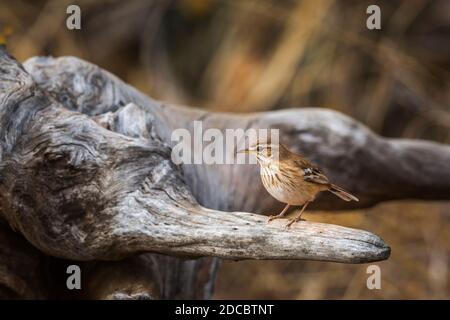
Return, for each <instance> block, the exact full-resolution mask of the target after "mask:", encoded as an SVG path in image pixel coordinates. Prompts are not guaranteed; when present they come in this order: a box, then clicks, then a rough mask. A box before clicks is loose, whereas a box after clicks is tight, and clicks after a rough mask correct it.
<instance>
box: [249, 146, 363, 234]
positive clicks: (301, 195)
mask: <svg viewBox="0 0 450 320" xmlns="http://www.w3.org/2000/svg"><path fill="white" fill-rule="evenodd" d="M243 152H246V153H253V154H255V155H256V158H257V160H258V163H259V165H260V174H261V180H262V183H263V185H264V187H265V188H266V190H267V191H268V192H269V193H270V194H271V195H272V196H273V197H274V198H275V199H277V200H278V201H280V202H284V203H286V207H285V208H284V209H283V211H281V213H280V214H278V215H274V216H270V218H269V221H271V220H273V219H278V218H282V217H284V215H285V214H286V212H287V210H288V209H289V207H290V206H292V205H294V206H302V209H301V211H300V214H299V215H298V216H297V217H295V218H294V219H291V220H290V221H289V223H288V224H287V227H289V226H290V225H292V224H293V223H295V222H297V221H299V220H300V217H301V215H302V213H303V211H304V210H305V209H306V206H307V205H308V203H310V202H312V201H314V199H315V197H316V195H317V194H318V193H319V192H321V191H330V192H332V193H333V194H335V195H336V196H338V197H339V198H341V199H342V200H345V201H352V200H353V201H358V198H356V197H355V196H354V195H352V194H350V193H349V192H347V191H345V190H344V189H342V188H341V187H339V186H337V185H335V184H332V183H331V182H329V181H328V178H327V177H326V176H325V174H324V173H323V171H322V170H321V169H320V168H319V167H318V166H316V165H314V164H312V163H311V162H309V161H308V160H306V159H305V158H303V157H302V156H301V155H299V154H296V153H294V152H291V151H290V150H289V149H287V148H286V147H285V146H283V145H282V144H271V143H263V142H258V143H257V144H256V145H255V146H253V147H250V148H249V149H247V150H244V151H243Z"/></svg>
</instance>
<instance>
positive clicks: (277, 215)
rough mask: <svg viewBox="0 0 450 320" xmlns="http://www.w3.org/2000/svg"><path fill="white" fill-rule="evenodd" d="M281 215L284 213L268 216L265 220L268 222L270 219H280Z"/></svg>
mask: <svg viewBox="0 0 450 320" xmlns="http://www.w3.org/2000/svg"><path fill="white" fill-rule="evenodd" d="M283 216H284V215H281V214H275V215H272V216H269V219H268V220H267V222H270V221H272V220H276V219H281V218H283Z"/></svg>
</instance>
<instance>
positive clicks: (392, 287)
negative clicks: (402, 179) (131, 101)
mask: <svg viewBox="0 0 450 320" xmlns="http://www.w3.org/2000/svg"><path fill="white" fill-rule="evenodd" d="M374 3H376V4H378V5H379V6H380V7H381V10H382V29H381V30H368V29H367V28H366V18H367V14H366V8H367V6H368V5H370V4H374ZM69 4H73V1H68V0H47V1H46V0H34V1H31V0H30V1H24V0H22V1H7V0H2V1H1V2H0V31H2V30H5V31H2V32H3V33H1V36H2V37H3V39H2V40H3V41H5V40H6V36H7V35H9V37H8V47H9V50H10V51H11V52H12V53H13V54H14V55H15V56H16V57H17V58H18V59H19V60H25V59H27V58H29V57H31V56H34V55H54V56H62V55H73V56H78V57H80V58H83V59H86V60H89V61H91V62H93V63H95V64H97V65H99V66H101V67H103V68H105V69H107V70H109V71H111V72H112V73H114V74H117V75H118V76H120V77H121V78H122V79H124V80H125V81H126V82H128V83H130V84H132V85H133V86H135V87H137V88H139V89H140V90H142V91H144V92H146V93H147V94H149V95H151V96H152V97H155V98H157V99H161V100H167V101H171V102H174V103H181V104H186V105H196V106H199V107H202V108H207V109H210V110H216V111H234V112H253V111H264V110H273V109H281V108H290V107H304V106H318V107H326V108H332V109H335V110H339V111H341V112H344V113H346V114H348V115H350V116H352V117H353V118H356V119H358V120H360V121H361V122H363V123H365V124H366V125H367V126H369V127H370V128H372V129H373V130H375V131H376V132H377V133H379V134H382V135H385V136H390V137H403V138H423V139H430V140H435V141H438V142H443V143H448V142H449V141H450V106H449V101H450V99H449V98H450V90H449V89H450V88H449V84H450V82H449V78H450V74H449V67H450V41H449V34H450V14H449V12H450V1H447V0H411V1H407V0H404V1H400V0H386V1H373V0H346V1H337V0H336V1H334V0H315V1H312V0H303V1H302V0H299V1H294V0H285V1H276V0H264V1H263V0H259V1H257V0H243V1H234V0H179V1H175V0H154V1H143V0H131V1H120V0H102V1H98V0H96V1H94V0H79V1H76V4H78V5H79V6H80V7H81V12H82V19H81V20H82V21H81V22H82V29H81V30H72V31H70V30H67V28H65V19H66V17H67V15H66V7H67V5H69ZM449 209H450V206H449V204H448V203H434V204H433V203H430V202H423V203H417V202H411V203H408V202H397V203H389V204H383V205H381V206H378V207H376V208H373V209H371V210H367V211H364V212H351V213H343V214H330V213H312V214H311V213H310V214H309V215H307V218H308V219H311V220H323V221H327V222H334V223H338V224H341V225H347V226H354V227H358V228H364V229H368V230H371V231H374V232H376V233H378V234H380V235H381V236H382V237H383V238H384V239H385V240H386V241H387V242H388V243H389V244H391V245H392V248H393V253H392V257H391V259H390V260H389V261H387V262H383V263H380V265H381V266H382V274H383V289H382V290H381V291H379V292H374V291H369V290H367V289H366V287H365V281H366V277H367V275H366V274H365V266H348V265H340V264H330V263H320V262H282V261H277V262H273V261H269V262H261V261H258V262H240V263H231V262H224V266H223V268H222V270H221V275H220V277H219V281H218V288H217V294H216V296H217V297H227V298H240V297H241V298H372V297H375V298H450V293H449V291H450V286H449V275H448V265H449V247H448V246H449V245H448V244H449V233H448V227H449V221H448V220H449V214H450V212H449Z"/></svg>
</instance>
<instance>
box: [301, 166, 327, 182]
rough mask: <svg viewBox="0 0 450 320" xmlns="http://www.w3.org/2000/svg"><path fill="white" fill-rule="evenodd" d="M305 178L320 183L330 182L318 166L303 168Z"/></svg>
mask: <svg viewBox="0 0 450 320" xmlns="http://www.w3.org/2000/svg"><path fill="white" fill-rule="evenodd" d="M303 172H304V176H303V179H305V181H308V182H314V183H318V184H329V183H330V182H329V181H328V178H327V177H326V175H325V174H324V173H323V172H322V170H320V168H318V167H308V168H304V169H303Z"/></svg>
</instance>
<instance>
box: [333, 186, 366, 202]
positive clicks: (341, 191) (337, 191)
mask: <svg viewBox="0 0 450 320" xmlns="http://www.w3.org/2000/svg"><path fill="white" fill-rule="evenodd" d="M328 191H330V192H332V193H334V194H335V195H337V196H338V197H339V198H341V199H342V200H344V201H352V200H353V201H359V199H358V198H357V197H355V196H354V195H352V194H351V193H348V192H347V191H345V190H344V189H342V188H341V187H339V186H337V185H335V184H331V185H330V189H328Z"/></svg>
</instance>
